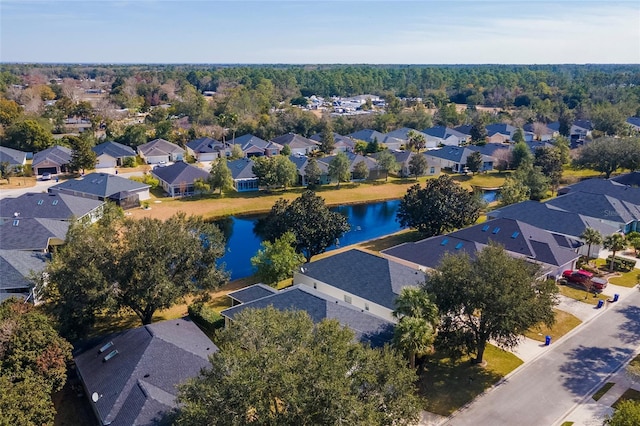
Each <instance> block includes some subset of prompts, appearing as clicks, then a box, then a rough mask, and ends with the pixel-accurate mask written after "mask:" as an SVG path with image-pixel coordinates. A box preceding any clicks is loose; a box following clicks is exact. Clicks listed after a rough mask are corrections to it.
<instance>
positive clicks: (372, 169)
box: [318, 152, 384, 180]
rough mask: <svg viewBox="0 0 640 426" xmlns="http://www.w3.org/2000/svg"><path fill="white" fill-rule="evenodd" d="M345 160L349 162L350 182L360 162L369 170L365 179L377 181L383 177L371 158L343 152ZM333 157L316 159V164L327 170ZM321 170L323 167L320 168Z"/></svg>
mask: <svg viewBox="0 0 640 426" xmlns="http://www.w3.org/2000/svg"><path fill="white" fill-rule="evenodd" d="M345 155H346V156H347V159H348V160H349V170H350V171H351V178H350V179H351V180H354V178H353V171H354V170H355V168H356V164H358V163H360V162H364V163H365V164H366V165H367V169H368V170H369V175H368V176H367V179H378V178H379V177H381V176H383V175H384V172H382V171H381V170H379V169H378V162H377V161H376V160H375V159H374V158H373V157H365V156H363V155H360V154H355V153H353V152H345ZM334 157H335V156H329V157H323V158H320V159H318V164H320V163H322V164H323V165H324V167H326V168H327V170H328V169H329V164H331V160H333V158H334ZM321 167H322V168H323V169H324V167H323V166H321Z"/></svg>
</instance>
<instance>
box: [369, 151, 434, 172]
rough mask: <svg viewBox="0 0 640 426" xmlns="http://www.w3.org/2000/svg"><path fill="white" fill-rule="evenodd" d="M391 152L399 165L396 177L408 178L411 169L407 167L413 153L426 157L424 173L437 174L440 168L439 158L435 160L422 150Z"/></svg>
mask: <svg viewBox="0 0 640 426" xmlns="http://www.w3.org/2000/svg"><path fill="white" fill-rule="evenodd" d="M391 154H393V156H394V157H395V158H396V162H397V163H398V165H399V166H400V168H399V169H398V172H397V175H398V177H401V178H408V177H411V176H412V174H411V170H410V169H409V165H410V163H411V159H412V158H413V157H414V156H415V155H423V156H424V157H425V158H426V159H427V168H426V170H425V173H424V175H426V176H437V175H439V174H440V171H441V169H442V168H441V167H440V161H439V160H435V159H434V158H432V157H429V156H427V155H426V153H424V152H421V153H420V154H417V153H416V152H413V151H391ZM374 157H375V158H377V155H375V154H374Z"/></svg>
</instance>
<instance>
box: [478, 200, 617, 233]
mask: <svg viewBox="0 0 640 426" xmlns="http://www.w3.org/2000/svg"><path fill="white" fill-rule="evenodd" d="M488 215H489V216H490V217H504V218H509V219H515V220H519V221H521V222H525V223H528V224H529V225H532V226H535V227H537V228H540V229H546V230H547V231H550V232H553V233H558V234H562V235H569V236H571V237H574V238H579V237H580V235H582V233H583V232H584V230H585V228H587V227H590V228H594V229H596V230H597V231H598V232H600V233H601V234H602V235H611V234H613V233H614V232H617V231H618V227H615V226H613V225H610V224H607V223H605V222H602V221H600V220H598V219H595V218H590V217H589V216H586V215H580V214H578V213H574V212H566V211H562V210H558V209H556V208H552V207H551V206H550V205H547V204H545V203H540V202H538V201H523V202H521V203H516V204H512V205H510V206H506V207H502V208H499V209H497V210H494V211H492V212H489V213H488Z"/></svg>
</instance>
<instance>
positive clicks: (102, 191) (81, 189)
mask: <svg viewBox="0 0 640 426" xmlns="http://www.w3.org/2000/svg"><path fill="white" fill-rule="evenodd" d="M147 188H150V185H147V184H144V183H141V182H136V181H134V180H131V179H126V178H123V177H120V176H116V175H112V174H109V173H89V174H88V175H85V176H84V177H83V178H81V179H69V180H67V181H65V182H61V183H59V184H57V185H54V186H52V187H50V188H49V191H58V190H66V191H75V192H78V193H82V194H89V195H94V196H97V197H100V198H113V197H114V196H119V195H121V194H123V193H129V192H138V191H142V190H144V189H147Z"/></svg>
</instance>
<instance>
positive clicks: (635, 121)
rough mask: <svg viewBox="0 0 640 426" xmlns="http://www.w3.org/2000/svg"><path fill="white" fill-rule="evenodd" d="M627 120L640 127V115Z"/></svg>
mask: <svg viewBox="0 0 640 426" xmlns="http://www.w3.org/2000/svg"><path fill="white" fill-rule="evenodd" d="M626 121H627V123H629V124H631V125H632V126H635V127H640V117H629V118H627V120H626Z"/></svg>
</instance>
